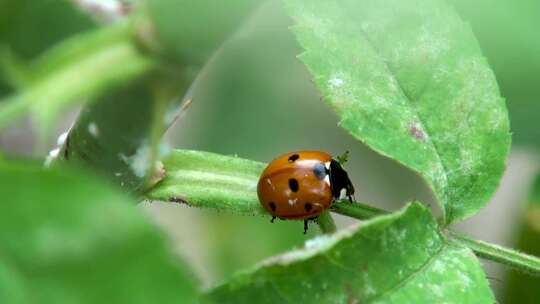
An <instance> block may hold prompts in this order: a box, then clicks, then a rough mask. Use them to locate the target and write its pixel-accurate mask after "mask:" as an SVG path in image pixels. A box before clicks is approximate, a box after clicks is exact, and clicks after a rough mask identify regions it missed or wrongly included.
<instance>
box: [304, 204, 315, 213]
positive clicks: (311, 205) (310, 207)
mask: <svg viewBox="0 0 540 304" xmlns="http://www.w3.org/2000/svg"><path fill="white" fill-rule="evenodd" d="M304 209H305V210H306V212H310V211H311V210H312V209H313V204H311V203H305V204H304Z"/></svg>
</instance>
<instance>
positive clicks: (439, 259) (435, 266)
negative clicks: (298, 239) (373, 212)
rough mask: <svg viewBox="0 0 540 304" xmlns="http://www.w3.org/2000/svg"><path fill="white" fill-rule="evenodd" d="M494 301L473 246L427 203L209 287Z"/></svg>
mask: <svg viewBox="0 0 540 304" xmlns="http://www.w3.org/2000/svg"><path fill="white" fill-rule="evenodd" d="M255 296H256V297H257V298H258V299H263V300H262V301H263V302H262V303H284V302H285V303H439V302H443V301H444V302H445V303H467V302H471V301H472V302H475V303H493V300H494V298H493V294H492V293H491V291H490V289H489V284H488V282H487V280H486V278H485V275H484V273H483V271H482V269H481V267H480V264H479V263H478V261H477V259H476V257H475V256H474V255H473V254H472V252H471V251H470V250H469V249H467V248H465V247H461V246H458V245H454V244H448V243H446V239H445V237H444V236H443V235H442V234H441V233H440V231H439V229H438V226H437V224H436V222H435V221H434V220H433V218H432V217H431V213H430V211H429V210H428V209H427V208H426V207H424V206H423V205H422V204H420V203H411V204H409V205H407V206H406V207H405V208H403V209H402V210H401V211H398V212H396V213H393V214H389V215H384V216H380V217H377V218H375V219H372V220H369V221H367V222H365V223H364V224H360V225H356V226H352V227H351V228H348V229H344V230H340V231H338V232H337V233H335V234H332V235H323V236H319V237H317V238H314V239H311V240H309V241H307V242H306V244H305V246H304V248H302V249H298V250H294V251H291V252H288V253H285V254H283V255H280V256H277V257H273V258H270V259H269V260H266V261H264V262H262V263H260V264H259V265H257V266H255V267H254V268H253V269H251V270H249V271H247V272H244V273H241V274H238V275H237V276H236V277H234V278H233V279H231V280H230V281H228V282H225V283H223V284H222V285H220V286H218V287H216V288H214V289H212V290H210V291H208V293H207V297H206V298H205V301H206V302H208V303H250V301H251V299H253V298H254V297H255Z"/></svg>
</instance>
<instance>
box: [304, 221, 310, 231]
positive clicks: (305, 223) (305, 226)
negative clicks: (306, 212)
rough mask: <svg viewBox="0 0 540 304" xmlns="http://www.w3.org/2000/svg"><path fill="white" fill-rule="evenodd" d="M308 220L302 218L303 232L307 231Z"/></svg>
mask: <svg viewBox="0 0 540 304" xmlns="http://www.w3.org/2000/svg"><path fill="white" fill-rule="evenodd" d="M308 221H309V219H305V220H304V234H306V233H307V229H308Z"/></svg>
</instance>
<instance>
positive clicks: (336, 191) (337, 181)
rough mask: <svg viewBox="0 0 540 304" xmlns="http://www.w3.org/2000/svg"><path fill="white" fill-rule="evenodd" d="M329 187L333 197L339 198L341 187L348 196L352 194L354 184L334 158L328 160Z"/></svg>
mask: <svg viewBox="0 0 540 304" xmlns="http://www.w3.org/2000/svg"><path fill="white" fill-rule="evenodd" d="M330 188H331V189H332V196H333V197H334V199H339V198H340V196H341V189H345V191H346V194H347V196H349V197H350V196H352V195H353V194H354V186H353V184H352V183H351V180H350V179H349V175H348V174H347V172H346V171H345V170H343V168H342V167H341V165H340V164H339V163H338V162H337V161H336V160H332V161H331V162H330Z"/></svg>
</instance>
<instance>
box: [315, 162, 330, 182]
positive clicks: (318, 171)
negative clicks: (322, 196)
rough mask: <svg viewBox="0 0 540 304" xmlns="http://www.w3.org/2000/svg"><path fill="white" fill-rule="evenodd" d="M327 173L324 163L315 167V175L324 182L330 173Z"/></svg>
mask: <svg viewBox="0 0 540 304" xmlns="http://www.w3.org/2000/svg"><path fill="white" fill-rule="evenodd" d="M326 171H327V170H326V167H325V166H324V164H323V163H318V164H316V165H315V167H313V174H315V176H316V177H317V178H318V179H320V180H323V179H324V178H325V177H326V174H327V173H328V172H326Z"/></svg>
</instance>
